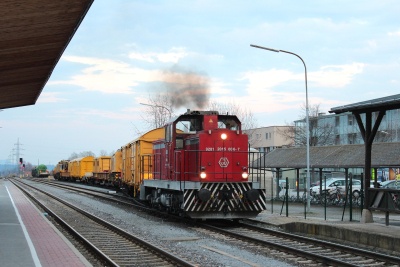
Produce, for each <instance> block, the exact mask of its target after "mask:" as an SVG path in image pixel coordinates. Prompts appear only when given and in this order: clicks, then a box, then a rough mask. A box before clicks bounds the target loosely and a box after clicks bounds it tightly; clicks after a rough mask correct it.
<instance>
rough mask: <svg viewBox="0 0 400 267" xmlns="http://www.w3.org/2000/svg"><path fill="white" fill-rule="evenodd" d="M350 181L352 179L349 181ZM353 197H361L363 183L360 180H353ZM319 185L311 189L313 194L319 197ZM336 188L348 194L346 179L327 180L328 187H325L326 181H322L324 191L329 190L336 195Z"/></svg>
mask: <svg viewBox="0 0 400 267" xmlns="http://www.w3.org/2000/svg"><path fill="white" fill-rule="evenodd" d="M349 181H350V179H349ZM352 186H353V188H352V189H353V195H359V194H360V190H361V181H360V180H355V179H353V184H352ZM319 188H320V187H319V185H318V186H314V187H312V188H311V194H313V195H319V194H320V192H319ZM336 188H340V191H341V192H342V193H345V192H346V179H345V178H331V179H329V180H326V187H325V183H324V181H322V190H323V191H324V190H329V192H330V193H331V194H332V193H335V192H336Z"/></svg>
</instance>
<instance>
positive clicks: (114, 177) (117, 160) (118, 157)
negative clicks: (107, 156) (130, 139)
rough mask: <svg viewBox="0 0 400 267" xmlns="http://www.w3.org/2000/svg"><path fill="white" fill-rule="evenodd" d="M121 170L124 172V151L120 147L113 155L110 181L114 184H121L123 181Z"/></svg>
mask: <svg viewBox="0 0 400 267" xmlns="http://www.w3.org/2000/svg"><path fill="white" fill-rule="evenodd" d="M121 172H122V152H121V149H118V151H117V152H115V153H114V155H112V157H111V174H110V181H111V182H112V183H114V184H116V185H117V184H118V185H120V183H119V182H120V181H121Z"/></svg>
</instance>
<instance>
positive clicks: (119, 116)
mask: <svg viewBox="0 0 400 267" xmlns="http://www.w3.org/2000/svg"><path fill="white" fill-rule="evenodd" d="M121 111H123V113H118V112H113V111H109V110H102V109H92V108H78V109H69V110H62V111H60V113H67V114H71V113H74V114H78V115H89V116H96V117H102V118H107V119H113V120H136V119H140V116H139V115H138V114H137V113H128V112H133V111H132V110H129V109H127V108H124V109H122V110H121Z"/></svg>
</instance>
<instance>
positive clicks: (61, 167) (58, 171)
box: [54, 160, 70, 180]
mask: <svg viewBox="0 0 400 267" xmlns="http://www.w3.org/2000/svg"><path fill="white" fill-rule="evenodd" d="M68 166H69V161H68V160H61V161H60V162H58V163H57V165H56V167H55V168H54V179H56V180H67V179H68V177H69V176H70V175H69V171H68Z"/></svg>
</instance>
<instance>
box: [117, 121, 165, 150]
mask: <svg viewBox="0 0 400 267" xmlns="http://www.w3.org/2000/svg"><path fill="white" fill-rule="evenodd" d="M163 128H164V127H161V128H156V129H153V130H150V131H148V132H146V133H144V134H142V135H141V136H139V137H138V138H136V139H134V140H132V141H130V142H129V143H127V144H126V145H124V146H122V147H126V146H129V144H133V143H135V142H137V141H140V140H144V139H145V138H146V137H145V136H146V135H148V134H149V133H151V132H153V131H157V130H160V129H163ZM117 152H118V151H117Z"/></svg>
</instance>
